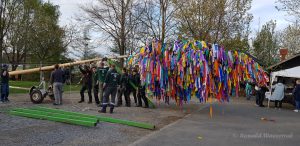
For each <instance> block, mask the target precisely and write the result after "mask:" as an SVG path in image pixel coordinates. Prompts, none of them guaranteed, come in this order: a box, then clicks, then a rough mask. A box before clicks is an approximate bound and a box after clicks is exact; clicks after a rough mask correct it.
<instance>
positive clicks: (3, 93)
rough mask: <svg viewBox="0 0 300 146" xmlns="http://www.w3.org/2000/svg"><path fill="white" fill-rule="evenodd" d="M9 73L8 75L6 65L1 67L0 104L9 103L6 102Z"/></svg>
mask: <svg viewBox="0 0 300 146" xmlns="http://www.w3.org/2000/svg"><path fill="white" fill-rule="evenodd" d="M8 82H9V73H8V65H6V64H4V65H3V66H2V71H1V101H0V102H2V103H4V102H9V100H8V95H9V85H8Z"/></svg>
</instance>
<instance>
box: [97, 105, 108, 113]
mask: <svg viewBox="0 0 300 146" xmlns="http://www.w3.org/2000/svg"><path fill="white" fill-rule="evenodd" d="M106 107H107V105H102V109H101V110H99V111H98V112H99V113H106Z"/></svg>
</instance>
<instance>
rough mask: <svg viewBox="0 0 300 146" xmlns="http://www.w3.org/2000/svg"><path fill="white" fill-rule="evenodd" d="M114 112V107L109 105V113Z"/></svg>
mask: <svg viewBox="0 0 300 146" xmlns="http://www.w3.org/2000/svg"><path fill="white" fill-rule="evenodd" d="M113 112H114V105H110V109H109V113H111V114H112V113H113Z"/></svg>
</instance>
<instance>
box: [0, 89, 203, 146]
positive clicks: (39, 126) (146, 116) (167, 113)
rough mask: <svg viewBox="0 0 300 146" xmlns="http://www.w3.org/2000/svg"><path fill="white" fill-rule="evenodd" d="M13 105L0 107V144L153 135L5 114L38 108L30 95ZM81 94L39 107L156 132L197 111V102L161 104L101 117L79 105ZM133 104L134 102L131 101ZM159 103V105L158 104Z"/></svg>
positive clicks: (105, 141) (15, 98)
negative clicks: (151, 127)
mask: <svg viewBox="0 0 300 146" xmlns="http://www.w3.org/2000/svg"><path fill="white" fill-rule="evenodd" d="M10 100H11V102H10V103H7V104H0V141H1V142H0V145H5V146H10V145H14V146H15V145H30V146H31V145H114V146H115V145H129V144H131V143H133V142H134V141H136V140H138V139H140V138H141V137H143V136H145V135H147V134H150V133H151V132H153V131H151V130H146V129H141V128H135V127H129V126H125V125H120V124H113V123H105V122H100V123H98V125H97V126H96V127H92V128H88V127H82V126H75V125H68V124H63V123H57V122H52V121H46V120H36V119H30V118H23V117H16V116H11V115H8V114H6V113H5V111H6V110H8V109H10V108H13V107H30V106H35V105H34V104H32V103H31V102H30V99H29V96H28V94H18V95H17V94H16V95H11V96H10ZM78 100H79V93H71V94H65V95H64V99H63V103H64V104H63V105H62V106H53V105H52V104H51V103H52V101H50V99H49V98H45V100H44V102H43V103H42V104H40V105H42V106H46V107H54V108H59V109H64V110H68V111H76V112H82V113H87V114H94V115H105V116H109V117H114V118H121V119H127V120H133V121H139V122H147V123H151V124H155V126H156V129H155V130H159V129H161V128H162V127H164V126H166V125H168V124H170V123H173V122H175V121H177V120H178V119H181V118H183V117H184V116H185V115H187V114H189V113H191V112H193V111H196V109H197V108H199V107H201V106H204V105H199V104H198V103H197V102H196V101H191V103H190V104H188V105H187V104H185V105H184V106H183V107H181V108H180V107H177V106H176V105H175V104H174V103H170V105H165V104H164V103H163V104H160V105H159V106H157V108H156V109H145V108H138V107H118V108H116V109H115V113H114V114H99V113H98V112H97V111H98V110H99V108H97V107H96V106H95V104H87V103H81V104H79V103H77V101H78ZM131 101H132V102H133V99H132V100H131ZM156 104H158V103H156ZM155 130H154V131H155Z"/></svg>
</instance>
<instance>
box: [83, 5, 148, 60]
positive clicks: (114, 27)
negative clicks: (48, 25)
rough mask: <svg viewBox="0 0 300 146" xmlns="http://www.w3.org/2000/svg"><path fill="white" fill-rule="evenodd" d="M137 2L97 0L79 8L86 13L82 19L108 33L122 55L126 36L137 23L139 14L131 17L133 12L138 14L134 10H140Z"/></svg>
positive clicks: (104, 33)
mask: <svg viewBox="0 0 300 146" xmlns="http://www.w3.org/2000/svg"><path fill="white" fill-rule="evenodd" d="M139 4H140V3H139V1H138V0H97V2H96V3H94V4H91V5H88V6H82V7H81V8H82V9H83V11H84V12H85V13H86V14H87V17H85V18H84V20H86V21H87V22H89V23H90V24H92V25H93V26H94V27H95V28H97V29H98V30H99V31H100V32H102V33H103V35H109V36H110V38H111V40H112V44H114V45H116V47H117V49H118V53H119V54H120V55H124V54H125V53H126V51H127V50H126V49H127V47H126V46H127V38H128V36H129V34H130V32H132V30H133V29H134V28H135V26H136V25H137V24H138V23H139V16H140V15H137V16H134V17H133V14H140V13H137V12H135V11H142V10H141V9H139V8H138V5H139ZM121 64H123V60H121Z"/></svg>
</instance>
